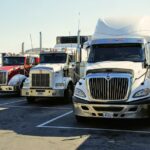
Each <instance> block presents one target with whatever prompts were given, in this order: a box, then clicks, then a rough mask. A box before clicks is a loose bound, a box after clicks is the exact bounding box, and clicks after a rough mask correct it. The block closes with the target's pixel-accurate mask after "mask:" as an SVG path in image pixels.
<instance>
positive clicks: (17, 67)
mask: <svg viewBox="0 0 150 150" xmlns="http://www.w3.org/2000/svg"><path fill="white" fill-rule="evenodd" d="M19 67H20V66H2V67H0V70H4V71H7V72H11V71H13V70H16V69H19Z"/></svg>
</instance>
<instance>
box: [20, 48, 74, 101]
mask: <svg viewBox="0 0 150 150" xmlns="http://www.w3.org/2000/svg"><path fill="white" fill-rule="evenodd" d="M74 64H75V63H74V54H73V53H69V52H67V51H55V50H51V51H49V52H42V53H41V54H40V64H39V65H37V66H35V67H33V68H32V69H31V70H30V74H29V78H27V79H26V80H25V82H24V85H23V89H22V96H25V97H26V99H27V101H28V102H29V103H32V102H34V101H35V99H36V98H38V97H45V98H46V97H50V98H52V97H64V101H67V102H68V101H71V99H72V95H73V89H74V73H73V72H74Z"/></svg>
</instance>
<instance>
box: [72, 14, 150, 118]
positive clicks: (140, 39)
mask: <svg viewBox="0 0 150 150" xmlns="http://www.w3.org/2000/svg"><path fill="white" fill-rule="evenodd" d="M131 20H132V21H131ZM125 22H126V24H125ZM125 22H123V19H121V20H119V19H118V18H117V19H116V20H115V19H114V18H109V19H99V20H98V23H97V25H96V29H95V32H94V34H93V36H92V39H91V41H90V43H89V45H88V46H87V47H88V50H89V55H88V60H87V64H86V67H85V70H84V76H83V77H82V78H81V79H80V80H79V82H78V83H77V84H76V86H75V92H74V96H73V106H74V114H75V116H76V119H77V121H82V119H83V118H90V117H93V118H108V119H111V118H115V119H124V118H132V119H133V118H149V117H150V105H149V104H150V71H149V68H150V57H149V56H150V44H149V41H150V37H149V35H150V30H149V27H150V26H148V25H150V18H145V17H144V18H140V19H137V20H135V18H134V19H129V20H125ZM145 31H146V32H145Z"/></svg>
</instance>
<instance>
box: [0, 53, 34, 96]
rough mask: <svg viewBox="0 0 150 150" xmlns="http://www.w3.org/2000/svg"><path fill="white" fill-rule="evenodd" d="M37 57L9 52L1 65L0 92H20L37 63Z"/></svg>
mask: <svg viewBox="0 0 150 150" xmlns="http://www.w3.org/2000/svg"><path fill="white" fill-rule="evenodd" d="M36 64H37V62H36V58H35V57H31V56H23V55H12V54H7V55H5V56H4V57H3V66H1V67H0V93H9V92H11V93H20V89H21V88H22V85H23V82H24V81H25V79H26V78H27V76H28V75H29V70H30V68H31V67H32V66H33V65H36Z"/></svg>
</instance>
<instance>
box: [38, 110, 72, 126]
mask: <svg viewBox="0 0 150 150" xmlns="http://www.w3.org/2000/svg"><path fill="white" fill-rule="evenodd" d="M71 113H73V111H72V110H71V111H69V112H67V113H65V114H62V115H60V116H57V117H55V118H53V119H50V120H48V121H46V122H44V123H42V124H40V125H38V126H37V127H43V126H45V125H46V124H49V123H52V122H54V121H56V120H58V119H60V118H63V117H65V116H67V115H69V114H71Z"/></svg>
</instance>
